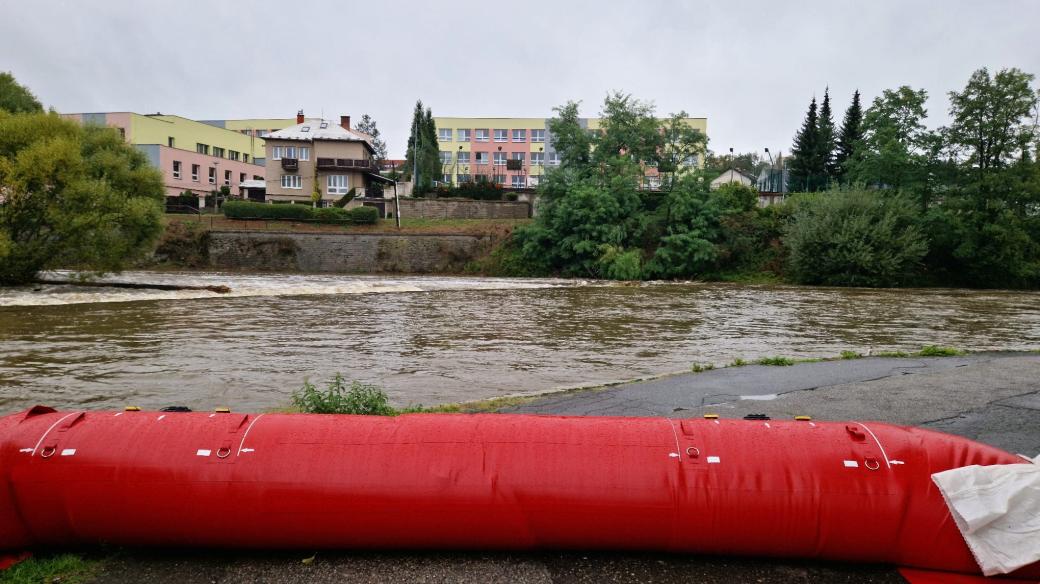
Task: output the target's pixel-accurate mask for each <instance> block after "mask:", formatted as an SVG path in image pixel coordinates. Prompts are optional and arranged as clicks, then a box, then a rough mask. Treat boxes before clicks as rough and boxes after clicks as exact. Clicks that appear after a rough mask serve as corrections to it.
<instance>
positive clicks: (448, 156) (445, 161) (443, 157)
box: [441, 150, 451, 164]
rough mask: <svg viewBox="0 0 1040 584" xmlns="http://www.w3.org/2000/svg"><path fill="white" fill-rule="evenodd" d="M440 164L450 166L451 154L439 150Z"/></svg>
mask: <svg viewBox="0 0 1040 584" xmlns="http://www.w3.org/2000/svg"><path fill="white" fill-rule="evenodd" d="M441 164H451V152H449V151H444V150H441Z"/></svg>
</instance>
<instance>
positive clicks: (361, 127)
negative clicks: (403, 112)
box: [357, 114, 389, 165]
mask: <svg viewBox="0 0 1040 584" xmlns="http://www.w3.org/2000/svg"><path fill="white" fill-rule="evenodd" d="M357 130H358V131H359V132H362V133H364V134H368V135H369V136H371V137H372V150H373V152H374V154H375V159H376V164H377V165H382V163H383V161H384V160H386V159H387V158H389V154H388V153H387V149H386V141H385V140H383V139H382V138H381V137H380V134H379V128H377V127H376V121H375V120H373V119H372V116H370V115H368V114H364V115H363V116H361V121H360V122H358V125H357Z"/></svg>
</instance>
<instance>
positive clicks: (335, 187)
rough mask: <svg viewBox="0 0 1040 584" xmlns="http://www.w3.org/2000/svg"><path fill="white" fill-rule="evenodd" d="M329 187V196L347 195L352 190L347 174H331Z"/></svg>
mask: <svg viewBox="0 0 1040 584" xmlns="http://www.w3.org/2000/svg"><path fill="white" fill-rule="evenodd" d="M328 186H329V188H328V191H327V192H328V194H330V195H345V194H347V191H349V190H350V177H348V176H347V175H345V174H330V175H329V177H328Z"/></svg>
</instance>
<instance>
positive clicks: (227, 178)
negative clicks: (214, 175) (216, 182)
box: [224, 170, 231, 186]
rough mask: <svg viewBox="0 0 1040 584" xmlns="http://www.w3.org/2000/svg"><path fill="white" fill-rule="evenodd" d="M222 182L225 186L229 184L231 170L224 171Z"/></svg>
mask: <svg viewBox="0 0 1040 584" xmlns="http://www.w3.org/2000/svg"><path fill="white" fill-rule="evenodd" d="M224 184H226V185H227V186H231V171H230V170H225V171H224Z"/></svg>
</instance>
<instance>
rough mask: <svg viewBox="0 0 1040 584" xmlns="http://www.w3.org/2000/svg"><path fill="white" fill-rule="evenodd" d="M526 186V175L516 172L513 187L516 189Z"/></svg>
mask: <svg viewBox="0 0 1040 584" xmlns="http://www.w3.org/2000/svg"><path fill="white" fill-rule="evenodd" d="M526 186H527V182H526V181H525V180H524V175H522V174H514V175H513V188H514V189H522V188H525V187H526Z"/></svg>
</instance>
